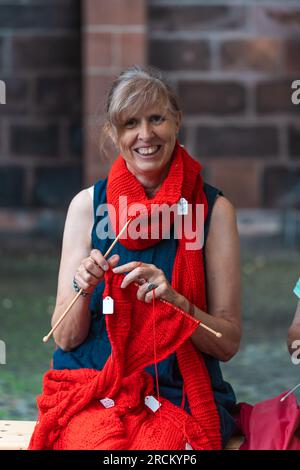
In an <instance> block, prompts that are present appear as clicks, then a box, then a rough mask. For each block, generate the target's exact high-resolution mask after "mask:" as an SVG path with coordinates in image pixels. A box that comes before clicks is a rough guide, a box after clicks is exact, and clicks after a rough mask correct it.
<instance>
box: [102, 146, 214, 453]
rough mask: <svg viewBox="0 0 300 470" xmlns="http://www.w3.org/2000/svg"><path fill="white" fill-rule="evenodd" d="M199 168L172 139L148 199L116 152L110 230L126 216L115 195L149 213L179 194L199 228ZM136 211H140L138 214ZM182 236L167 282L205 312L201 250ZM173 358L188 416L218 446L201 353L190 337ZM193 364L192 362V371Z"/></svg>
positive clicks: (142, 243)
mask: <svg viewBox="0 0 300 470" xmlns="http://www.w3.org/2000/svg"><path fill="white" fill-rule="evenodd" d="M201 169H202V167H201V165H200V163H199V162H197V161H196V160H194V159H193V158H192V157H191V156H190V155H189V154H188V153H187V151H186V150H185V149H184V148H183V147H182V146H181V145H179V144H178V142H177V143H176V145H175V149H174V152H173V155H172V162H171V166H170V169H169V172H168V175H167V177H166V178H165V180H164V181H163V184H162V186H161V187H160V189H159V190H158V192H157V193H156V195H155V197H154V198H151V199H148V198H147V196H146V194H145V191H144V189H143V187H142V185H141V184H140V183H139V181H138V180H137V179H136V178H135V177H134V176H133V174H132V173H131V172H130V171H129V170H128V169H127V166H126V163H125V161H124V159H123V158H122V156H119V157H118V158H117V160H116V161H115V162H114V164H113V166H112V169H111V171H110V174H109V177H108V184H107V202H108V204H112V206H113V207H114V208H115V210H116V211H117V219H116V227H115V229H116V233H119V231H120V229H121V228H122V226H123V224H124V223H125V221H126V220H127V218H128V217H127V216H126V214H125V211H123V208H122V207H121V208H120V207H119V195H123V196H124V195H125V196H127V205H128V210H129V208H130V207H131V205H133V204H136V203H137V202H138V203H141V204H143V205H144V206H145V207H146V208H147V212H148V214H146V217H147V215H148V216H149V217H150V214H151V212H152V211H153V209H152V207H153V204H167V205H168V206H171V205H173V204H175V203H178V201H179V200H180V198H181V197H183V198H185V199H186V200H187V201H188V203H189V204H190V206H189V210H190V207H191V208H192V211H193V226H194V227H196V226H197V229H198V230H203V228H204V224H201V221H199V220H196V211H195V207H196V205H197V204H203V206H204V219H205V218H206V216H207V211H208V206H207V199H206V196H205V193H204V189H203V180H202V177H201V174H200V172H201ZM142 214H144V213H143V212H142ZM144 216H145V214H144ZM119 220H121V224H122V226H120V224H119ZM202 222H203V221H202ZM164 231H165V228H162V230H161V234H163V232H164ZM182 235H183V236H182V237H181V238H179V242H178V248H177V252H176V257H175V261H174V266H173V271H172V281H171V284H172V287H173V288H174V289H175V290H176V291H177V292H179V293H180V294H182V295H184V296H185V297H186V298H187V299H188V300H189V301H190V302H191V303H192V304H194V305H196V306H198V307H199V308H200V309H202V310H204V311H207V306H206V289H205V271H204V263H203V253H202V249H197V250H187V246H188V245H187V243H188V242H190V240H187V238H186V236H185V231H184V230H183V231H182ZM159 241H160V240H153V239H149V238H148V239H142V238H141V239H138V240H131V239H130V238H128V237H127V238H125V239H124V238H123V239H122V238H121V239H120V243H122V244H123V245H124V246H125V247H126V248H128V249H144V248H146V247H148V246H151V245H153V244H155V243H158V242H159ZM177 358H178V363H179V367H180V370H181V374H182V376H183V380H184V387H185V390H186V392H187V395H188V399H189V404H190V409H191V411H192V414H193V416H195V417H196V418H197V419H198V420H199V422H201V423H202V424H203V425H204V428H205V429H207V430H208V433H210V432H211V436H210V437H211V438H212V441H213V442H214V444H216V445H218V443H219V444H220V424H219V417H218V414H217V410H216V407H215V404H214V400H213V393H212V388H211V383H210V377H209V375H208V372H207V369H206V365H205V363H204V360H203V357H202V355H201V354H200V353H199V352H198V351H196V350H195V347H194V346H193V344H192V343H191V341H187V342H186V343H185V344H184V345H183V346H182V347H180V348H179V349H178V350H177ZM195 364H197V369H196V370H195ZM192 370H195V372H196V374H195V376H193V374H192V373H191V371H192ZM204 423H205V424H204Z"/></svg>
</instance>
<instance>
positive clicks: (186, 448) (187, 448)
mask: <svg viewBox="0 0 300 470" xmlns="http://www.w3.org/2000/svg"><path fill="white" fill-rule="evenodd" d="M185 450H194V449H193V448H192V446H191V444H189V443H188V442H187V443H186V444H185Z"/></svg>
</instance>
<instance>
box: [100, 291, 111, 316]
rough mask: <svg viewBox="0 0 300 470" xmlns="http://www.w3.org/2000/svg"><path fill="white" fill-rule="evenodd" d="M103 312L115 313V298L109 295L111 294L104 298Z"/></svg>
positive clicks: (106, 313)
mask: <svg viewBox="0 0 300 470" xmlns="http://www.w3.org/2000/svg"><path fill="white" fill-rule="evenodd" d="M102 313H103V314H104V315H108V314H111V313H114V299H112V298H111V297H109V295H108V296H107V297H104V299H103V303H102Z"/></svg>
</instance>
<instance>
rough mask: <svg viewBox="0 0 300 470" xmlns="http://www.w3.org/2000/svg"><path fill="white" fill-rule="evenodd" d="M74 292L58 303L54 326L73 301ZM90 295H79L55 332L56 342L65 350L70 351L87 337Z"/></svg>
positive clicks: (89, 317) (54, 315) (89, 318)
mask: <svg viewBox="0 0 300 470" xmlns="http://www.w3.org/2000/svg"><path fill="white" fill-rule="evenodd" d="M73 297H74V294H73V293H72V295H71V296H70V297H69V298H66V299H64V300H63V301H61V302H60V303H57V305H56V307H55V310H54V314H53V317H52V321H51V325H52V327H53V326H54V325H55V323H56V322H57V321H58V320H59V318H60V317H61V315H62V314H63V312H64V311H65V310H66V308H67V307H68V305H69V304H70V302H71V301H72V299H73ZM89 303H90V296H86V297H83V296H79V298H78V299H77V301H76V302H75V304H74V305H73V306H72V308H71V310H70V311H69V312H68V313H67V315H66V316H65V318H64V319H63V321H62V322H61V324H60V325H59V326H58V327H57V328H56V330H55V331H54V333H53V337H54V340H55V343H56V344H57V345H58V346H59V347H60V348H62V349H63V350H64V351H70V350H72V349H74V348H75V347H76V346H79V344H81V343H82V342H83V341H84V340H85V339H86V337H87V335H88V332H89V328H90V324H91V314H90V311H89Z"/></svg>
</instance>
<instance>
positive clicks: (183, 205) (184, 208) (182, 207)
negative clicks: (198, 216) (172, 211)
mask: <svg viewBox="0 0 300 470" xmlns="http://www.w3.org/2000/svg"><path fill="white" fill-rule="evenodd" d="M188 210H189V204H188V202H187V200H186V199H185V198H184V197H181V198H180V199H179V202H178V204H177V215H187V213H188Z"/></svg>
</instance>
